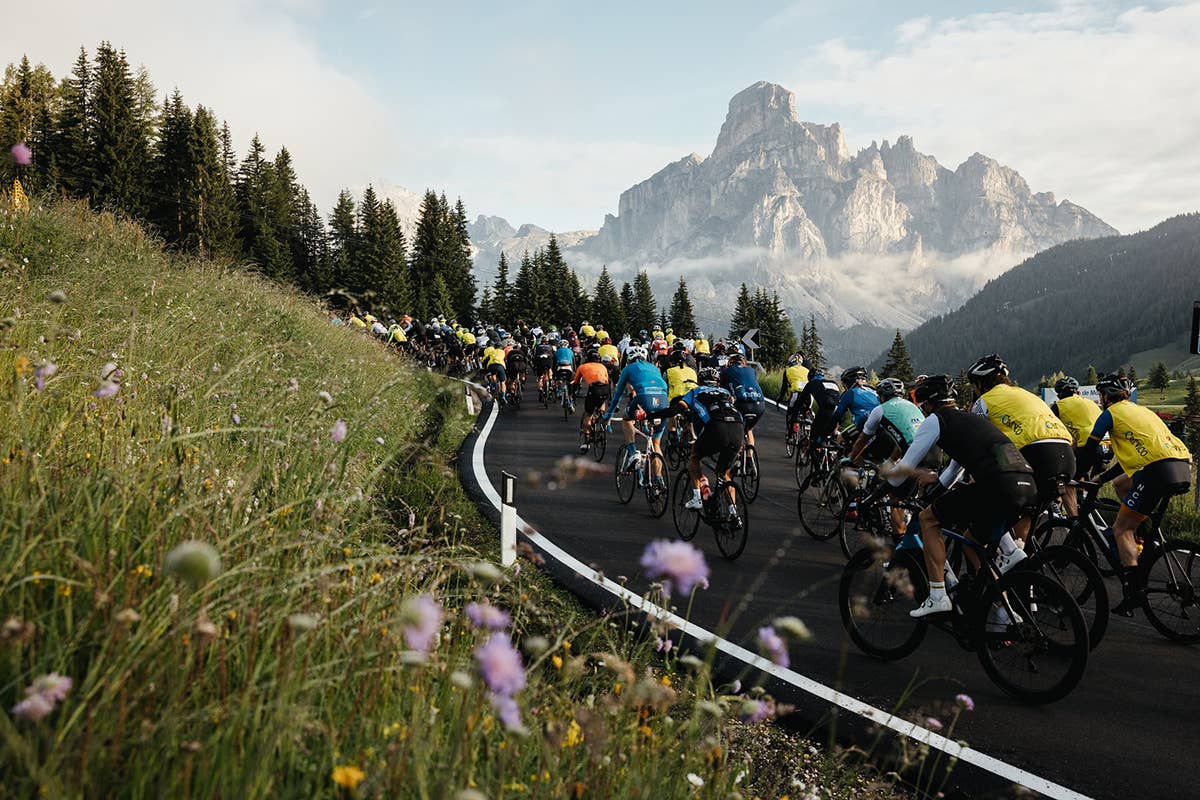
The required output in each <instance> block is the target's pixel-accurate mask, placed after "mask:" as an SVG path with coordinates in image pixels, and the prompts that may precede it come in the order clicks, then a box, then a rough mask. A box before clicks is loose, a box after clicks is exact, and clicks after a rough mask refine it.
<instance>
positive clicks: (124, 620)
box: [116, 608, 142, 625]
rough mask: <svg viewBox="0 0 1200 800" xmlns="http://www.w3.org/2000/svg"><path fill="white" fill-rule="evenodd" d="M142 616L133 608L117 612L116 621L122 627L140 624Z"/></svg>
mask: <svg viewBox="0 0 1200 800" xmlns="http://www.w3.org/2000/svg"><path fill="white" fill-rule="evenodd" d="M141 619H142V615H141V614H139V613H138V612H137V611H135V610H134V609H132V608H123V609H121V610H120V611H118V612H117V615H116V620H117V622H119V623H121V624H122V625H133V624H134V623H137V622H140V621H141Z"/></svg>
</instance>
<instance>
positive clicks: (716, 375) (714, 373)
mask: <svg viewBox="0 0 1200 800" xmlns="http://www.w3.org/2000/svg"><path fill="white" fill-rule="evenodd" d="M696 377H697V378H699V379H700V382H701V383H703V384H705V385H706V386H716V385H717V384H718V383H720V382H721V370H719V369H717V368H716V367H701V368H700V371H699V372H698V373H697V374H696Z"/></svg>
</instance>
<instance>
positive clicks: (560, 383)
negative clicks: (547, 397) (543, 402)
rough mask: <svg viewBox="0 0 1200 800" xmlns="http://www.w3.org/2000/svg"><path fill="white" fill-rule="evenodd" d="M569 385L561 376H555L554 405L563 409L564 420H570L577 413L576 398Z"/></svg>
mask: <svg viewBox="0 0 1200 800" xmlns="http://www.w3.org/2000/svg"><path fill="white" fill-rule="evenodd" d="M571 388H572V387H571V384H570V383H568V382H567V381H566V380H565V379H564V378H563V376H562V375H561V374H556V375H555V376H554V403H555V404H556V405H558V406H561V407H562V412H563V420H568V419H570V418H571V415H572V414H574V413H575V397H574V392H572V390H571Z"/></svg>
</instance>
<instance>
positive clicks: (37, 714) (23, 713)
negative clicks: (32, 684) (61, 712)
mask: <svg viewBox="0 0 1200 800" xmlns="http://www.w3.org/2000/svg"><path fill="white" fill-rule="evenodd" d="M53 710H54V701H53V700H51V699H49V698H48V697H46V696H45V695H41V694H31V695H29V697H26V698H25V699H24V700H22V701H21V702H19V703H17V704H16V705H15V706H13V707H12V715H13V716H14V717H18V718H19V719H27V720H29V721H30V722H37V721H38V720H39V719H41V718H42V717H44V716H46V715H47V714H49V713H50V712H51V711H53Z"/></svg>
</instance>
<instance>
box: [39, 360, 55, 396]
mask: <svg viewBox="0 0 1200 800" xmlns="http://www.w3.org/2000/svg"><path fill="white" fill-rule="evenodd" d="M56 372H58V365H57V364H55V363H54V362H52V361H47V362H46V363H44V364H41V365H39V366H37V367H34V369H33V385H34V386H36V387H37V390H38V391H39V392H40V391H41V390H42V389H45V388H46V378H49V377H50V376H51V375H53V374H54V373H56Z"/></svg>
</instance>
